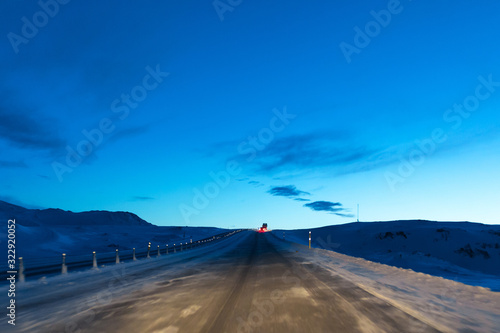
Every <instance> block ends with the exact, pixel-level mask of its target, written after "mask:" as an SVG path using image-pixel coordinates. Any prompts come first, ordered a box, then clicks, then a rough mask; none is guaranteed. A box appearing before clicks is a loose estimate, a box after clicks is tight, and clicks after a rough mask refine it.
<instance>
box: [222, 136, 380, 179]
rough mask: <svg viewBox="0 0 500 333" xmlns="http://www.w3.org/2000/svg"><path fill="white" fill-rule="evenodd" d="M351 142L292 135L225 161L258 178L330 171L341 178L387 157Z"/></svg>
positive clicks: (378, 163)
mask: <svg viewBox="0 0 500 333" xmlns="http://www.w3.org/2000/svg"><path fill="white" fill-rule="evenodd" d="M353 141H354V138H353V137H352V135H351V134H349V133H347V132H344V131H331V132H326V131H317V132H313V133H306V134H294V135H288V136H282V137H276V138H274V139H273V140H272V141H271V142H269V143H268V144H267V145H266V146H265V147H261V146H255V147H253V148H254V149H252V150H250V149H249V150H246V151H245V152H247V153H246V154H245V153H243V154H239V155H234V154H233V155H232V156H230V158H229V159H231V160H236V161H238V162H240V163H242V164H246V165H247V166H248V168H249V169H250V170H251V171H252V172H254V173H255V174H258V175H269V174H280V173H281V174H283V173H285V174H288V175H297V174H302V173H304V172H308V171H312V170H319V169H323V170H329V171H331V170H332V169H334V170H336V172H337V173H338V174H345V173H353V172H359V171H367V170H371V169H374V168H378V167H380V166H382V165H385V159H383V158H384V157H387V155H386V154H383V156H382V160H381V152H382V151H383V150H382V149H374V148H370V147H369V146H368V144H357V143H354V142H353ZM251 142H252V141H250V143H251ZM234 146H237V144H236V143H234V144H233V145H228V144H225V145H224V147H228V148H230V147H234ZM224 147H222V148H224ZM218 148H221V147H218ZM219 151H220V149H219Z"/></svg>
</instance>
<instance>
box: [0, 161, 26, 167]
mask: <svg viewBox="0 0 500 333" xmlns="http://www.w3.org/2000/svg"><path fill="white" fill-rule="evenodd" d="M27 167H28V166H27V165H26V163H25V162H24V161H4V160H0V168H27Z"/></svg>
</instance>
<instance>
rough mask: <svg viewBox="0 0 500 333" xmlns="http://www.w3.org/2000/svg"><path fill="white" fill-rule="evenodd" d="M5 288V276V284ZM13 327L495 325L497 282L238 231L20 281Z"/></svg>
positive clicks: (407, 328)
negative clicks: (474, 281)
mask: <svg viewBox="0 0 500 333" xmlns="http://www.w3.org/2000/svg"><path fill="white" fill-rule="evenodd" d="M0 292H1V293H2V294H5V292H6V290H5V288H2V290H0ZM17 300H18V302H19V308H18V325H16V327H5V326H3V325H4V324H5V322H3V323H2V327H1V330H2V332H4V331H12V332H97V331H99V332H104V331H106V332H126V331H128V332H155V333H160V332H163V333H178V332H217V333H222V332H287V333H288V332H301V333H302V332H333V331H338V332H384V333H385V332H398V333H400V332H438V331H441V332H498V327H500V293H496V292H492V291H490V290H487V289H485V288H481V287H473V286H468V285H464V284H462V283H458V282H454V281H450V280H446V279H443V278H440V277H434V276H430V275H426V274H423V273H416V272H413V271H411V270H407V269H401V268H396V267H392V266H388V265H383V264H379V263H375V262H370V261H367V260H364V259H361V258H355V257H350V256H346V255H343V254H339V253H335V252H332V251H327V250H322V249H312V250H309V249H307V247H306V246H303V245H300V244H293V243H290V242H283V241H282V240H280V239H278V238H275V237H273V236H272V235H271V234H269V233H268V234H257V233H255V232H252V231H246V232H241V233H239V234H236V235H235V236H232V237H228V238H227V239H225V240H223V241H222V242H220V243H215V244H213V245H209V246H208V247H205V248H200V249H194V250H191V251H186V252H183V253H177V254H176V255H171V256H162V257H160V258H155V259H150V260H146V259H144V260H140V261H137V262H130V263H125V264H118V265H111V266H108V267H105V268H103V269H100V270H99V271H90V270H89V271H86V272H79V273H73V274H68V275H66V276H56V277H49V278H47V279H42V280H38V281H31V282H28V283H26V284H24V285H19V292H18V295H17Z"/></svg>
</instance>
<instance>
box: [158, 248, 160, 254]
mask: <svg viewBox="0 0 500 333" xmlns="http://www.w3.org/2000/svg"><path fill="white" fill-rule="evenodd" d="M159 256H160V245H158V257H159Z"/></svg>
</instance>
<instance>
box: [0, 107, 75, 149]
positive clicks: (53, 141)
mask: <svg viewBox="0 0 500 333" xmlns="http://www.w3.org/2000/svg"><path fill="white" fill-rule="evenodd" d="M57 132H58V131H57V126H56V125H55V123H54V120H51V119H47V118H42V117H38V116H37V114H36V113H35V112H28V111H26V110H21V109H19V108H13V107H9V106H6V105H0V140H3V141H6V142H7V143H8V144H9V145H11V146H15V147H17V148H24V149H32V150H55V149H61V148H63V147H64V144H65V142H64V141H63V140H62V139H61V138H60V137H59V136H58V134H57Z"/></svg>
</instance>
